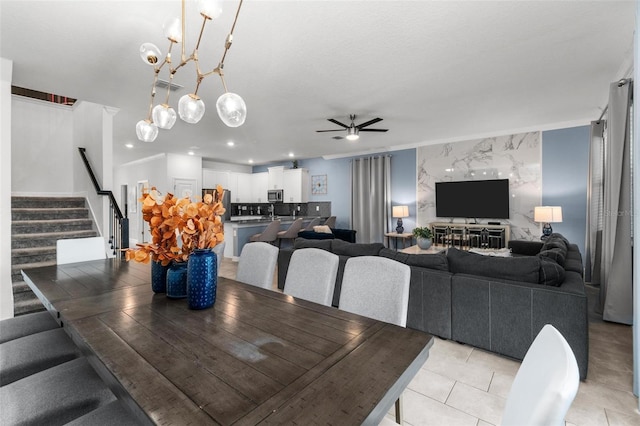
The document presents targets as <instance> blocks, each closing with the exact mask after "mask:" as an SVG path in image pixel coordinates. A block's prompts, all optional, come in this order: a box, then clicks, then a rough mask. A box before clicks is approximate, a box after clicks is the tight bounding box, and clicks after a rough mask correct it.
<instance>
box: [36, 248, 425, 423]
mask: <svg viewBox="0 0 640 426" xmlns="http://www.w3.org/2000/svg"><path fill="white" fill-rule="evenodd" d="M23 276H24V279H25V281H26V282H27V284H28V285H29V286H30V287H31V289H32V290H33V291H34V292H35V293H36V295H37V296H38V297H39V298H40V300H41V301H42V302H43V304H44V305H45V307H46V308H47V309H48V310H49V311H50V312H51V313H52V315H54V317H55V318H57V320H58V321H59V322H60V323H61V324H62V325H63V327H64V329H65V330H67V332H68V333H69V335H70V336H71V337H72V339H73V340H74V341H75V342H76V343H77V344H78V345H79V346H81V348H82V349H83V351H84V352H85V354H86V355H87V356H88V358H90V361H91V362H92V364H93V365H94V367H95V368H96V370H97V371H98V373H99V374H100V375H101V376H102V378H103V379H104V380H106V381H107V382H108V383H109V384H110V386H111V388H112V390H114V392H115V393H116V395H117V396H118V397H119V398H121V399H123V400H125V402H127V404H128V405H129V406H130V407H131V408H132V409H133V410H134V411H135V412H136V413H137V415H138V416H139V418H140V419H141V420H143V421H145V422H148V423H155V424H161V425H174V424H175V425H200V424H223V425H227V424H229V425H231V424H234V425H253V424H265V425H266V424H300V425H309V424H334V425H356V424H372V425H377V424H378V423H379V422H380V420H381V419H382V417H384V415H385V414H386V413H387V411H389V410H390V409H391V407H392V406H393V405H394V402H395V401H396V400H397V399H398V397H399V396H400V394H401V393H402V391H403V390H404V389H405V388H406V386H407V385H408V383H409V382H410V381H411V379H412V378H413V377H414V376H415V374H416V373H417V372H418V370H419V369H420V368H421V366H422V365H423V364H424V362H425V361H426V359H427V357H428V354H429V348H430V347H431V345H432V343H433V337H432V336H431V335H429V334H426V333H423V332H420V331H416V330H411V329H406V328H403V327H398V326H395V325H392V324H388V323H384V322H380V321H376V320H373V319H370V318H366V317H363V316H359V315H355V314H351V313H348V312H344V311H341V310H339V309H336V308H332V307H326V306H322V305H318V304H315V303H311V302H307V301H305V300H300V299H295V298H293V297H291V296H288V295H285V294H283V293H281V292H279V291H271V290H267V289H262V288H258V287H254V286H250V285H247V284H243V283H240V282H237V281H234V280H231V279H227V278H222V277H219V278H218V284H217V298H216V301H215V304H214V306H213V307H212V308H209V309H204V310H190V309H188V307H187V302H186V299H170V298H168V297H167V296H166V295H165V294H154V293H153V292H152V291H151V284H150V281H151V280H150V278H151V268H150V265H148V264H139V263H135V262H125V261H122V260H118V259H105V260H98V261H90V262H82V263H74V264H67V265H57V266H48V267H43V268H37V269H31V270H28V271H23Z"/></svg>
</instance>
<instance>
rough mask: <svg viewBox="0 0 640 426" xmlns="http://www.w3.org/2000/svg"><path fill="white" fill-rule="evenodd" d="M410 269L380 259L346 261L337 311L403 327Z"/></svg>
mask: <svg viewBox="0 0 640 426" xmlns="http://www.w3.org/2000/svg"><path fill="white" fill-rule="evenodd" d="M410 280H411V268H410V267H409V266H407V265H405V264H403V263H400V262H396V261H395V260H392V259H388V258H386V257H379V256H359V257H352V258H350V259H349V260H347V263H346V265H345V268H344V274H343V277H342V290H341V292H340V302H339V303H338V307H339V308H340V309H342V310H344V311H348V312H353V313H354V314H358V315H363V316H365V317H369V318H373V319H376V320H379V321H384V322H388V323H391V324H395V325H399V326H401V327H406V325H407V310H408V306H409V282H410Z"/></svg>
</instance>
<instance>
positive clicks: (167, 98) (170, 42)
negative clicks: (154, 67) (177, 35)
mask: <svg viewBox="0 0 640 426" xmlns="http://www.w3.org/2000/svg"><path fill="white" fill-rule="evenodd" d="M173 43H174V42H173V41H171V40H169V50H168V51H167V57H166V58H165V62H167V63H169V84H168V85H167V96H166V98H165V100H164V103H165V105H169V95H170V94H171V84H172V82H173V76H174V75H175V73H176V72H175V71H174V69H173V68H172V67H171V48H172V47H173ZM162 65H164V62H163V63H162ZM161 68H162V67H161Z"/></svg>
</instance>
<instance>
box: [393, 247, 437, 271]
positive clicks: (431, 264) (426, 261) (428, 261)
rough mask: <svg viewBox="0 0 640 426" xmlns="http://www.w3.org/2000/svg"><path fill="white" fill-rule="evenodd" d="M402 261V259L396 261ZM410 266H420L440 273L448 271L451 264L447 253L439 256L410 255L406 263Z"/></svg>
mask: <svg viewBox="0 0 640 426" xmlns="http://www.w3.org/2000/svg"><path fill="white" fill-rule="evenodd" d="M396 260H398V261H400V259H396ZM404 263H406V264H407V265H409V266H419V267H421V268H428V269H435V270H438V271H448V270H449V262H448V261H447V255H446V253H444V252H442V253H438V254H410V255H408V256H407V259H406V261H405V262H404Z"/></svg>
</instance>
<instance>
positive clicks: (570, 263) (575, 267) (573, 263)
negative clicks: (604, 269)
mask: <svg viewBox="0 0 640 426" xmlns="http://www.w3.org/2000/svg"><path fill="white" fill-rule="evenodd" d="M564 269H565V270H566V271H572V272H577V273H579V274H580V275H583V273H584V269H583V268H582V260H581V259H570V258H567V259H566V260H565V261H564Z"/></svg>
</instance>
